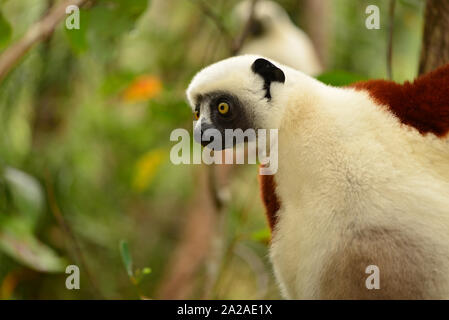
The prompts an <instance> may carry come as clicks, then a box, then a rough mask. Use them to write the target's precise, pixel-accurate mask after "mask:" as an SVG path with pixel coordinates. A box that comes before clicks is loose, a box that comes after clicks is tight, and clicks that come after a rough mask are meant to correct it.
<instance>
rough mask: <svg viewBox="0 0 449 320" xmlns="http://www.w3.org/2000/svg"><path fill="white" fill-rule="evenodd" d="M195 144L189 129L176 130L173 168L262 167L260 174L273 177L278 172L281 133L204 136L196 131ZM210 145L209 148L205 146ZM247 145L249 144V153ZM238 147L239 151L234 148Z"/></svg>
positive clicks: (227, 131)
mask: <svg viewBox="0 0 449 320" xmlns="http://www.w3.org/2000/svg"><path fill="white" fill-rule="evenodd" d="M194 140H195V141H196V142H202V144H203V145H204V148H202V147H201V145H200V144H199V143H193V147H191V141H192V139H191V136H190V133H189V131H187V130H186V129H181V128H179V129H175V130H173V131H172V133H171V134H170V141H177V142H178V143H176V144H175V145H174V146H173V147H172V148H171V151H170V160H171V162H172V163H173V164H176V165H179V164H200V163H205V164H245V163H246V164H256V163H257V160H258V161H259V163H260V164H261V166H260V169H259V174H261V175H272V174H275V173H276V172H277V170H278V130H277V129H258V130H257V131H256V130H254V129H247V130H245V131H243V130H242V129H225V130H224V132H220V131H219V130H217V129H215V128H209V129H207V130H205V131H203V132H201V133H197V131H194ZM204 141H206V142H208V143H207V144H206V143H205V142H204ZM244 142H248V144H247V146H248V148H247V152H245V147H244ZM234 146H235V148H234Z"/></svg>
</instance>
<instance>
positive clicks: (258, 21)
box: [234, 0, 323, 76]
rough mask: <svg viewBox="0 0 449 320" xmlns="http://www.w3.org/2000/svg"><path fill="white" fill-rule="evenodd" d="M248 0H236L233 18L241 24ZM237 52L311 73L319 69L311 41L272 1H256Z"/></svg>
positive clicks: (248, 9) (244, 16) (250, 4)
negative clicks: (237, 2) (246, 37)
mask: <svg viewBox="0 0 449 320" xmlns="http://www.w3.org/2000/svg"><path fill="white" fill-rule="evenodd" d="M251 7H252V0H245V1H242V2H240V3H239V4H238V5H237V6H236V7H235V9H234V17H235V18H236V19H237V21H238V22H239V24H240V25H242V26H243V25H244V24H245V22H246V21H247V19H248V17H249V16H250V11H251ZM238 53H239V54H258V55H261V56H264V57H267V58H270V59H274V60H276V61H279V62H280V63H282V64H284V65H287V66H289V67H292V68H294V69H297V70H299V71H302V72H304V73H306V74H308V75H311V76H315V75H318V74H320V73H321V72H322V71H323V68H322V66H321V63H320V61H319V58H318V55H317V53H316V51H315V48H314V46H313V43H312V41H311V40H310V38H309V37H308V36H307V34H306V33H305V32H304V31H302V30H301V29H299V28H298V27H297V26H296V25H295V24H294V23H293V22H292V21H291V20H290V17H289V16H288V14H287V12H286V11H285V10H284V9H283V8H282V7H281V6H280V5H279V4H277V3H276V2H273V1H268V0H259V1H256V3H255V6H254V14H253V22H252V23H251V25H250V32H249V37H248V39H246V41H245V42H244V44H243V46H242V48H241V50H240V51H239V52H238Z"/></svg>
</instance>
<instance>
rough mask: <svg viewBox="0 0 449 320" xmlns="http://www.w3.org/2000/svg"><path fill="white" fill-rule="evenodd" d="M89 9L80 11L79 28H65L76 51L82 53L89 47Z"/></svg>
mask: <svg viewBox="0 0 449 320" xmlns="http://www.w3.org/2000/svg"><path fill="white" fill-rule="evenodd" d="M89 16H90V15H89V11H88V10H81V11H80V28H79V29H68V28H64V29H65V34H66V36H67V39H68V41H69V44H70V46H71V48H72V49H73V51H74V52H76V53H82V52H85V51H86V50H87V49H88V48H89V44H88V41H87V30H88V28H89Z"/></svg>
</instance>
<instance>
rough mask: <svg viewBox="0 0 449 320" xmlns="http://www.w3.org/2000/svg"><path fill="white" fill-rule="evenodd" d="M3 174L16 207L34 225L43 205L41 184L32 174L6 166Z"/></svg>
mask: <svg viewBox="0 0 449 320" xmlns="http://www.w3.org/2000/svg"><path fill="white" fill-rule="evenodd" d="M3 175H4V178H5V180H6V182H7V184H8V186H9V188H10V190H11V192H12V195H13V198H14V204H15V205H16V207H17V209H18V210H19V212H20V213H22V214H24V215H26V217H27V218H28V219H29V221H30V222H31V223H32V224H33V225H34V224H35V223H36V221H37V219H38V217H39V214H40V212H41V211H42V208H43V206H44V192H43V190H42V187H41V185H40V184H39V182H38V181H37V179H36V178H34V177H33V176H31V175H29V174H27V173H25V172H23V171H20V170H17V169H15V168H11V167H6V168H5V170H4V172H3Z"/></svg>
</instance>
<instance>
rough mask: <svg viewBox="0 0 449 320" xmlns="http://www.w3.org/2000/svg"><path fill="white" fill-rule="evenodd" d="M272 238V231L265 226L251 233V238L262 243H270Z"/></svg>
mask: <svg viewBox="0 0 449 320" xmlns="http://www.w3.org/2000/svg"><path fill="white" fill-rule="evenodd" d="M270 239H271V232H270V229H268V228H263V229H260V230H258V231H255V232H253V233H252V234H251V240H253V241H256V242H262V243H269V242H270Z"/></svg>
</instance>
